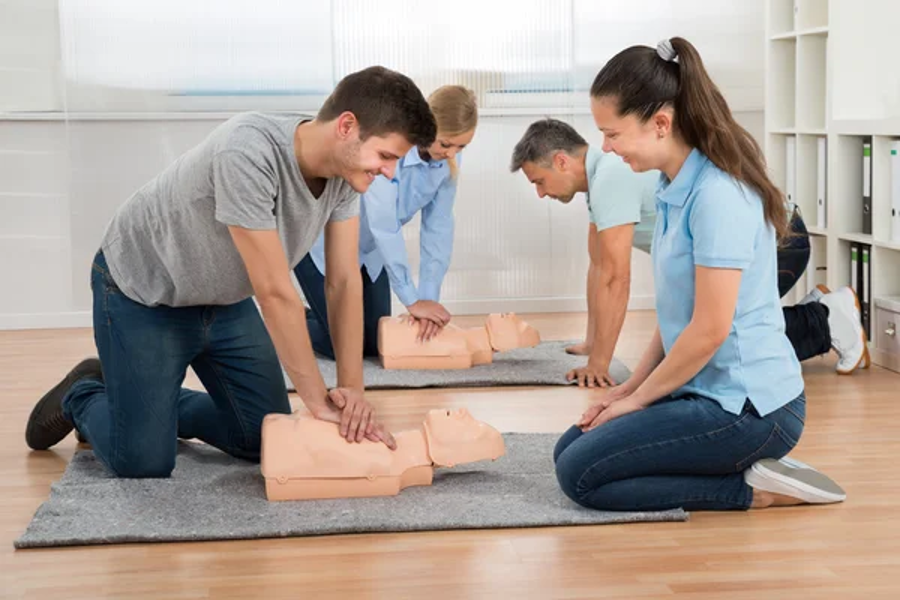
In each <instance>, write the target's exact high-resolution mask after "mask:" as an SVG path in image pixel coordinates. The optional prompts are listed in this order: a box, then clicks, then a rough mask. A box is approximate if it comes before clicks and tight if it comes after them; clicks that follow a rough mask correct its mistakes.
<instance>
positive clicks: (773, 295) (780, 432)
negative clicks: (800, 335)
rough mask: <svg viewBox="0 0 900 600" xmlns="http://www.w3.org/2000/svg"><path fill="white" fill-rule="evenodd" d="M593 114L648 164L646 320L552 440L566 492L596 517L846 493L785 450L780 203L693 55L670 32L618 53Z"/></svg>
mask: <svg viewBox="0 0 900 600" xmlns="http://www.w3.org/2000/svg"><path fill="white" fill-rule="evenodd" d="M591 112H592V114H593V116H594V122H595V123H596V124H597V127H598V128H599V129H600V131H602V132H603V134H604V144H603V150H604V151H606V152H614V153H616V154H618V155H619V156H621V157H622V159H623V160H624V161H625V162H626V163H628V164H629V165H630V166H631V168H632V170H634V171H636V172H643V171H648V170H652V169H657V170H659V171H660V172H661V175H660V182H659V187H658V189H657V202H656V207H657V208H656V210H657V221H656V229H655V231H654V235H653V242H652V251H651V255H652V259H653V268H654V279H655V286H656V309H657V318H658V327H657V330H656V332H655V334H654V336H653V341H652V342H651V343H650V346H649V347H648V348H647V350H646V352H645V353H644V356H643V358H642V359H641V361H640V364H639V365H638V367H637V368H636V370H635V372H634V374H633V375H632V376H631V378H630V379H629V380H628V381H626V382H625V383H624V384H622V385H620V386H618V387H615V388H612V390H611V391H610V392H609V393H608V394H607V395H606V396H605V397H604V399H603V400H601V401H600V402H599V403H598V404H596V405H595V406H593V407H591V408H589V409H588V410H587V411H586V412H585V413H584V414H583V415H582V417H581V419H580V420H579V422H578V424H577V425H575V426H573V427H572V428H571V429H570V430H569V431H568V432H566V433H565V434H564V435H563V437H562V438H561V439H560V441H559V443H558V444H557V448H556V451H555V453H554V459H555V461H556V470H557V477H558V479H559V482H560V485H561V487H562V489H563V491H564V492H565V493H566V494H567V495H568V496H569V497H570V498H572V499H573V500H575V501H576V502H578V503H580V504H582V505H584V506H588V507H593V508H597V509H606V510H654V509H667V508H675V507H682V508H684V509H686V510H745V509H749V508H763V507H768V506H781V505H794V504H802V503H828V502H839V501H841V500H843V499H844V498H845V494H844V492H843V490H842V489H841V488H840V487H839V486H837V485H836V484H835V483H834V482H832V481H831V480H830V479H828V478H827V477H825V476H824V475H822V474H821V473H819V472H818V471H816V470H814V469H812V468H811V467H809V466H808V465H805V464H803V463H801V462H799V461H795V460H793V459H789V458H786V455H787V454H788V452H790V451H791V449H792V448H793V447H794V446H795V445H796V444H797V441H798V440H799V438H800V435H801V433H802V432H803V427H804V420H805V416H806V397H805V395H804V383H803V378H802V375H801V372H800V364H799V362H798V361H797V357H796V355H795V353H794V350H793V348H792V347H791V344H790V342H789V341H788V339H787V337H786V336H785V332H784V317H783V315H782V310H781V305H780V302H779V294H778V286H777V281H778V276H777V259H776V250H777V245H778V240H779V238H780V237H782V236H784V235H785V234H786V233H787V231H788V218H787V214H786V208H785V202H784V198H783V197H782V194H781V193H780V192H779V191H778V189H777V188H776V187H775V186H774V185H773V184H772V182H771V181H770V180H769V179H768V176H767V175H766V166H765V161H764V160H763V157H762V153H761V152H760V149H759V147H758V145H757V144H756V142H755V141H754V140H753V138H752V137H751V136H750V134H749V133H747V131H745V130H744V129H743V128H742V127H741V126H740V125H738V124H737V123H736V122H735V120H734V118H733V116H732V114H731V111H730V110H729V108H728V105H727V103H726V102H725V99H724V98H723V96H722V94H721V93H720V92H719V90H718V88H717V87H716V85H715V84H714V83H713V81H712V80H711V79H710V77H709V75H708V74H707V72H706V69H705V67H704V65H703V61H702V60H701V59H700V55H699V54H698V53H697V50H696V49H695V48H694V46H692V45H691V44H690V43H689V42H688V41H687V40H685V39H682V38H677V37H676V38H672V39H670V40H663V41H662V42H660V44H659V45H658V46H657V47H656V48H650V47H647V46H634V47H631V48H628V49H626V50H624V51H622V52H620V53H619V54H618V55H616V56H615V57H614V58H613V59H612V60H610V61H609V63H607V64H606V66H604V67H603V69H602V70H601V71H600V73H599V74H598V75H597V77H596V79H595V80H594V83H593V86H592V87H591Z"/></svg>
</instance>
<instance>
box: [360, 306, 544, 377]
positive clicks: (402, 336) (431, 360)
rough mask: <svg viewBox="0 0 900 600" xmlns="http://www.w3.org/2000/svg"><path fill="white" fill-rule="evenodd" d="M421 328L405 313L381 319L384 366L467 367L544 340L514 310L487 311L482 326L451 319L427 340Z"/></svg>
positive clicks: (489, 360) (395, 367)
mask: <svg viewBox="0 0 900 600" xmlns="http://www.w3.org/2000/svg"><path fill="white" fill-rule="evenodd" d="M418 331H419V328H418V325H416V324H415V323H411V322H410V321H409V319H408V318H407V317H405V316H400V317H383V318H382V319H381V320H380V321H379V322H378V353H379V355H380V356H381V362H382V365H383V366H384V368H385V369H468V368H470V367H472V366H475V365H484V364H490V363H491V362H492V361H493V357H494V352H505V351H506V350H512V349H513V348H531V347H533V346H537V345H538V344H539V343H540V342H541V337H540V335H539V334H538V332H537V330H536V329H535V328H534V327H532V326H530V325H528V324H527V323H525V321H523V320H521V319H520V318H519V317H517V316H516V314H515V313H504V314H491V315H488V317H487V319H486V320H485V324H484V326H482V327H473V328H469V329H462V328H460V327H457V326H456V325H453V324H452V323H451V324H449V325H447V326H445V327H444V328H443V329H442V330H441V331H440V333H438V334H437V335H436V336H434V337H433V338H432V339H431V340H429V341H427V342H419V341H417V339H416V337H417V335H418Z"/></svg>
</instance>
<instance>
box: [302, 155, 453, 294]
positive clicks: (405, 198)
mask: <svg viewBox="0 0 900 600" xmlns="http://www.w3.org/2000/svg"><path fill="white" fill-rule="evenodd" d="M461 158H462V155H461V153H458V154H457V155H456V161H457V164H461ZM455 196H456V182H455V181H454V180H453V179H452V178H451V177H450V167H449V166H448V165H447V161H446V160H433V161H424V160H422V158H421V156H419V151H418V148H416V147H415V146H414V147H413V148H412V149H411V150H410V151H409V152H408V153H407V154H406V156H404V157H402V158H401V159H400V160H399V161H398V162H397V169H396V170H395V171H394V177H393V179H388V178H386V177H384V176H383V175H379V176H378V177H376V178H375V181H373V182H372V184H371V185H370V186H369V189H368V190H367V191H366V193H365V194H363V195H362V197H361V198H360V203H359V205H360V212H359V214H360V218H359V264H360V265H365V267H366V270H367V271H368V273H369V277H371V278H372V280H373V281H374V280H375V279H377V278H378V276H379V275H380V274H381V271H382V269H384V270H386V271H387V274H388V279H389V280H390V282H391V289H393V290H394V293H395V294H397V297H398V298H399V299H400V302H402V303H403V304H404V306H409V305H411V304H414V303H415V302H416V301H417V300H433V301H435V302H438V301H440V295H441V283H443V281H444V275H446V273H447V269H448V268H449V266H450V257H451V255H452V253H453V228H454V222H453V200H454V198H455ZM419 211H422V222H421V229H420V232H419V238H420V239H419V286H418V289H417V288H416V285H415V284H414V283H413V280H412V273H411V271H410V268H409V258H408V256H407V254H406V242H405V241H404V239H403V234H402V233H401V231H400V230H401V228H402V227H403V226H404V225H406V224H407V223H408V222H409V221H410V220H412V218H413V217H414V216H415V215H416V213H417V212H419ZM310 256H311V257H312V260H313V263H315V265H316V267H317V268H318V269H319V272H320V273H323V274H324V273H325V237H324V234H322V235H320V236H319V239H317V240H316V242H315V244H313V247H312V249H311V250H310Z"/></svg>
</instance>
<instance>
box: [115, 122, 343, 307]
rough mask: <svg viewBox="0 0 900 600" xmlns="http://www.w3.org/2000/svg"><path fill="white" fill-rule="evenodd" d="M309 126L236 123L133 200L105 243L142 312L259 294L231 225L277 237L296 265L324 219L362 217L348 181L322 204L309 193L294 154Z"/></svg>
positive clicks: (335, 184)
mask: <svg viewBox="0 0 900 600" xmlns="http://www.w3.org/2000/svg"><path fill="white" fill-rule="evenodd" d="M305 119H308V117H304V116H302V115H269V114H261V113H243V114H240V115H236V116H235V117H232V118H231V119H229V120H228V121H227V122H225V123H223V124H222V125H220V126H219V127H217V128H216V129H215V130H213V131H212V133H210V135H209V136H208V137H207V138H206V139H205V140H204V141H203V142H201V143H200V144H199V145H198V146H196V147H195V148H193V149H191V150H189V151H188V152H186V153H185V154H183V155H182V156H181V157H179V158H178V159H177V160H176V161H175V162H174V163H173V164H172V165H170V166H169V167H168V168H166V169H165V170H164V171H163V172H161V173H160V174H159V175H158V176H156V177H155V178H154V179H153V180H151V181H150V182H149V183H147V184H146V185H144V186H143V187H141V188H140V189H139V190H138V191H137V192H135V193H134V195H133V196H132V197H131V198H129V200H128V201H127V202H126V203H125V204H124V205H122V206H121V207H120V208H119V210H118V211H117V212H116V214H115V216H114V217H113V220H112V222H111V223H110V224H109V227H108V228H107V230H106V233H105V235H104V238H103V242H102V244H101V247H102V249H103V253H104V255H105V257H106V261H107V264H108V265H109V268H110V272H111V274H112V277H113V279H115V281H116V283H117V284H118V286H119V287H120V288H121V290H122V292H123V293H124V294H125V295H126V296H128V297H129V298H131V299H132V300H134V301H136V302H139V303H141V304H144V305H146V306H156V305H165V306H199V305H205V304H215V305H223V304H234V303H235V302H239V301H241V300H244V299H246V298H249V297H250V296H252V295H253V288H252V286H251V284H250V278H249V276H248V275H247V270H246V268H245V267H244V262H243V260H242V259H241V256H240V254H239V253H238V251H237V248H236V247H235V245H234V242H233V240H232V238H231V234H230V233H229V232H228V228H227V226H228V225H233V226H238V227H243V228H246V229H256V230H260V229H277V230H278V234H279V236H280V238H281V243H282V246H283V247H284V251H285V253H286V255H287V258H288V264H289V265H290V266H291V267H294V266H295V265H296V264H297V263H299V262H300V260H302V259H303V257H304V256H305V255H306V253H307V252H308V251H309V249H310V247H311V246H312V244H313V242H315V240H316V238H317V237H318V236H319V234H320V233H321V232H322V229H323V228H324V227H325V224H326V223H327V222H328V221H340V220H345V219H349V218H351V217H354V216H356V215H358V214H359V195H358V194H357V193H356V192H355V191H353V189H352V188H351V187H350V185H349V184H348V183H347V182H346V181H345V180H343V179H340V178H334V179H329V180H328V182H327V185H326V186H325V191H324V192H323V193H322V194H321V196H319V198H315V197H314V196H313V195H312V193H311V192H310V191H309V188H308V187H307V186H306V182H305V181H304V180H303V177H302V176H301V174H300V168H299V167H298V166H297V158H296V155H295V153H294V132H295V130H296V128H297V125H298V124H300V123H301V122H302V121H303V120H305Z"/></svg>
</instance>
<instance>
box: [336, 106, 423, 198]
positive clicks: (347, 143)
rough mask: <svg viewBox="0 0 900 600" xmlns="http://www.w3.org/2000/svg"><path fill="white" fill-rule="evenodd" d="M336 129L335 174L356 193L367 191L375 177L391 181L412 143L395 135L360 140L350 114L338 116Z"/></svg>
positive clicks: (355, 123) (356, 126) (354, 118)
mask: <svg viewBox="0 0 900 600" xmlns="http://www.w3.org/2000/svg"><path fill="white" fill-rule="evenodd" d="M337 128H338V142H337V158H336V161H337V163H338V171H339V173H338V175H339V176H340V177H343V178H344V179H346V180H347V183H349V184H350V187H352V188H353V189H354V190H355V191H357V192H359V193H363V192H365V191H366V190H368V189H369V186H370V185H371V184H372V182H373V181H374V180H375V178H376V177H378V176H379V175H384V176H385V177H387V178H389V179H390V178H392V177H393V176H394V170H395V169H396V168H397V161H398V160H400V157H401V156H404V155H405V154H406V153H407V152H409V149H410V148H412V144H410V143H409V141H407V139H406V138H405V137H404V136H402V135H400V134H398V133H389V134H387V135H384V136H378V135H371V136H369V137H368V138H367V139H366V141H364V142H363V141H361V140H360V139H359V124H358V123H357V121H356V117H354V116H353V113H344V114H342V115H341V116H340V117H338V124H337Z"/></svg>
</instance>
